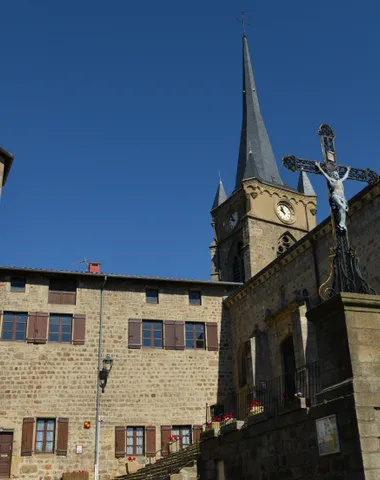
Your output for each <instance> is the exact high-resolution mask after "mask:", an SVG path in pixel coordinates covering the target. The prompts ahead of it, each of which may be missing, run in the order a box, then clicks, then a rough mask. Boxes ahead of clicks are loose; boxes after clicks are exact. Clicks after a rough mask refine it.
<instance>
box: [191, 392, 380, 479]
mask: <svg viewBox="0 0 380 480" xmlns="http://www.w3.org/2000/svg"><path fill="white" fill-rule="evenodd" d="M354 406H355V403H354V399H353V395H348V396H346V397H342V398H339V399H334V400H333V401H330V402H328V403H326V404H322V405H318V406H316V407H313V408H311V409H310V410H309V411H307V409H298V410H294V411H290V412H289V411H288V412H287V411H286V410H285V411H284V412H282V414H280V415H279V416H278V417H275V418H271V419H264V418H263V419H262V420H261V421H260V420H259V419H257V420H258V421H257V423H253V424H251V425H249V424H248V425H247V426H246V427H244V428H243V429H241V430H237V431H235V432H230V433H227V434H224V435H220V436H218V437H215V438H211V439H206V440H202V442H201V453H202V456H201V461H200V464H199V470H200V473H201V478H202V480H218V479H219V477H218V474H217V470H218V468H219V469H220V464H221V461H223V464H224V478H225V480H280V479H281V480H291V479H302V480H306V479H314V478H318V479H321V480H337V479H341V480H351V479H352V480H354V479H355V480H364V478H365V477H364V474H363V462H362V457H361V453H360V444H359V439H358V432H357V424H356V414H355V410H354ZM332 414H336V415H337V423H338V428H339V437H340V447H341V451H340V453H335V454H333V455H326V456H320V455H319V451H318V441H317V433H316V426H315V420H316V419H318V418H323V417H325V416H329V415H332ZM374 478H375V477H373V479H374Z"/></svg>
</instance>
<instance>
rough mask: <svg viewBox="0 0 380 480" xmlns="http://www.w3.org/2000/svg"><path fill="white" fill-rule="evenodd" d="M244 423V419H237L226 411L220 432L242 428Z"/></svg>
mask: <svg viewBox="0 0 380 480" xmlns="http://www.w3.org/2000/svg"><path fill="white" fill-rule="evenodd" d="M243 425H244V422H243V421H242V420H236V418H234V417H233V415H231V414H230V413H226V414H225V415H223V417H222V418H221V426H220V433H221V434H222V435H224V434H226V433H229V432H233V431H235V430H240V429H241V427H242V426H243Z"/></svg>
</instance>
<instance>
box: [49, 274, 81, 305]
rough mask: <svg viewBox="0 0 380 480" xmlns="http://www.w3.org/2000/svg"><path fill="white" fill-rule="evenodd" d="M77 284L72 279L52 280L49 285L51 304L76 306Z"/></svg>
mask: <svg viewBox="0 0 380 480" xmlns="http://www.w3.org/2000/svg"><path fill="white" fill-rule="evenodd" d="M76 292H77V282H76V280H75V279H74V280H72V279H64V280H62V279H60V278H51V279H50V283H49V303H55V304H59V305H75V304H76Z"/></svg>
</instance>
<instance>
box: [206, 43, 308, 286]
mask: <svg viewBox="0 0 380 480" xmlns="http://www.w3.org/2000/svg"><path fill="white" fill-rule="evenodd" d="M315 215H316V194H315V192H314V190H313V187H312V186H311V183H310V181H309V179H308V177H307V175H306V173H305V172H301V174H300V179H299V183H298V188H297V190H296V189H293V188H291V187H289V186H288V185H286V184H285V183H284V182H283V181H282V179H281V176H280V172H279V170H278V167H277V163H276V160H275V157H274V154H273V150H272V146H271V144H270V141H269V136H268V133H267V130H266V127H265V124H264V120H263V117H262V115H261V111H260V105H259V98H258V95H257V90H256V84H255V79H254V75H253V70H252V64H251V59H250V55H249V50H248V41H247V37H246V35H243V120H242V127H241V136H240V148H239V157H238V165H237V172H236V182H235V190H234V191H233V192H232V194H231V195H230V196H228V197H227V195H226V193H225V189H224V186H223V183H222V181H221V180H220V182H219V185H218V189H217V192H216V195H215V199H214V203H213V205H212V209H211V216H212V226H213V229H214V240H213V242H212V244H211V245H210V249H211V260H212V271H211V278H212V279H213V280H214V281H235V282H244V281H247V280H248V279H249V278H251V277H252V276H254V275H255V274H256V273H257V272H259V271H260V270H262V269H263V268H264V267H265V266H266V265H268V264H269V263H270V262H271V261H272V260H274V259H275V258H276V257H277V256H279V255H281V254H282V253H283V252H285V250H286V249H287V248H289V247H290V246H291V245H293V244H294V243H295V242H296V241H297V240H299V239H300V238H301V237H303V236H304V235H305V234H306V233H307V232H308V231H309V230H311V229H313V228H314V227H315V225H316V217H315Z"/></svg>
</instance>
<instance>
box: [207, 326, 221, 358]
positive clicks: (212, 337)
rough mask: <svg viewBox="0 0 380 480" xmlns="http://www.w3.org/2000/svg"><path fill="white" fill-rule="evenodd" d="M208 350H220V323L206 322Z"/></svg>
mask: <svg viewBox="0 0 380 480" xmlns="http://www.w3.org/2000/svg"><path fill="white" fill-rule="evenodd" d="M206 341H207V350H211V351H214V352H217V351H218V344H219V342H218V324H217V323H215V322H208V323H206Z"/></svg>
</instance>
